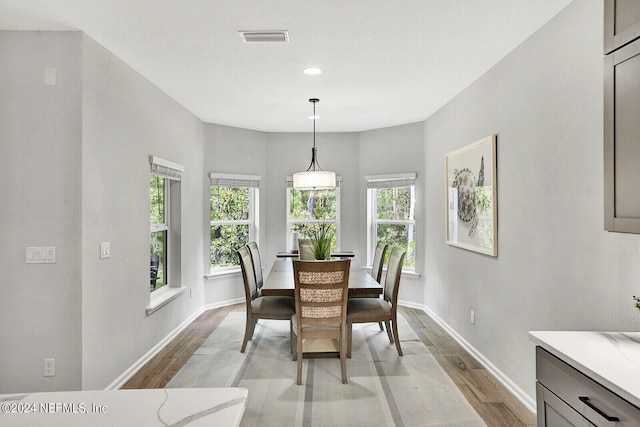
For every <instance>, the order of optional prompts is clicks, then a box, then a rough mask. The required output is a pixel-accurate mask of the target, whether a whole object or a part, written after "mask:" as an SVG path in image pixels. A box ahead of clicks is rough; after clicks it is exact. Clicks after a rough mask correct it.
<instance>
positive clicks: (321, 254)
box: [311, 222, 333, 260]
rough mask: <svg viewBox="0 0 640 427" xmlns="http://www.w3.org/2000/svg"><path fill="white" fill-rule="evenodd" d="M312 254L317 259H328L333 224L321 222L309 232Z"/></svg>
mask: <svg viewBox="0 0 640 427" xmlns="http://www.w3.org/2000/svg"><path fill="white" fill-rule="evenodd" d="M311 234H312V235H311V243H312V245H313V256H314V258H315V259H318V260H325V259H329V258H330V256H331V241H332V240H333V224H331V223H326V222H322V223H319V224H318V226H317V227H314V228H313V230H312V232H311Z"/></svg>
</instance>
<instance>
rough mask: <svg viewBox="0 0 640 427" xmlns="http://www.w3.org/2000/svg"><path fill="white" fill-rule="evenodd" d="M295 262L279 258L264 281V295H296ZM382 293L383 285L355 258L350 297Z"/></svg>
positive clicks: (350, 277) (352, 267) (352, 268)
mask: <svg viewBox="0 0 640 427" xmlns="http://www.w3.org/2000/svg"><path fill="white" fill-rule="evenodd" d="M293 289H294V280H293V262H292V261H291V260H290V259H287V258H278V259H276V261H275V262H274V263H273V267H272V268H271V272H270V273H269V275H268V276H267V280H265V281H264V285H263V286H262V290H261V294H262V295H263V296H294V290H293ZM381 293H382V285H380V284H379V283H378V282H376V280H375V279H374V278H373V277H371V275H369V273H367V272H366V271H365V270H363V269H362V267H360V265H358V264H357V263H355V262H354V261H353V260H352V261H351V268H350V270H349V297H354V296H362V295H367V296H377V295H380V294H381Z"/></svg>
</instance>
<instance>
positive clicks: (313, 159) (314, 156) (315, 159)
mask: <svg viewBox="0 0 640 427" xmlns="http://www.w3.org/2000/svg"><path fill="white" fill-rule="evenodd" d="M318 101H320V100H319V99H318V98H311V99H310V100H309V102H312V103H313V148H312V149H311V164H310V165H309V167H308V168H307V172H309V171H310V170H313V171H315V170H316V165H317V166H318V169H319V170H322V168H321V167H320V163H318V155H317V152H316V118H317V116H316V102H318Z"/></svg>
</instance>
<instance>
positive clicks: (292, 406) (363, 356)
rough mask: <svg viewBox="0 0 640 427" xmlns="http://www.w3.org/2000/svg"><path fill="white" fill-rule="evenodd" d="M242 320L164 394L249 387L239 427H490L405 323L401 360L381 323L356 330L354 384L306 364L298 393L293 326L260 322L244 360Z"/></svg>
mask: <svg viewBox="0 0 640 427" xmlns="http://www.w3.org/2000/svg"><path fill="white" fill-rule="evenodd" d="M244 322H245V315H244V313H241V312H232V313H230V314H229V315H228V316H227V318H226V319H225V320H224V321H223V322H222V323H221V324H220V326H218V327H217V328H216V329H215V331H214V332H213V333H212V334H211V335H210V336H209V338H208V339H207V340H206V341H205V342H204V343H203V344H202V346H201V347H200V348H199V349H198V350H197V351H196V352H195V353H194V354H193V356H192V357H191V358H190V359H189V360H188V361H187V363H186V364H185V365H184V366H183V367H182V369H181V370H180V371H179V372H178V373H177V374H176V375H175V377H174V378H173V379H172V380H171V381H170V382H169V384H168V385H167V388H180V387H238V386H239V387H246V388H247V389H248V390H249V398H248V403H247V408H246V410H245V413H244V417H243V420H242V424H241V425H242V426H246V427H249V426H261V427H263V426H278V427H281V426H313V427H315V426H330V427H336V426H367V427H370V426H451V427H461V426H465V427H467V426H474V427H475V426H485V424H484V422H483V421H482V419H481V418H480V416H478V414H477V413H476V412H475V411H474V410H473V408H472V407H471V405H470V404H469V403H468V402H467V401H466V400H465V398H464V397H463V396H462V394H461V393H460V391H459V390H458V389H457V387H456V386H455V384H454V383H453V382H452V381H451V379H450V378H449V377H448V376H447V374H446V373H445V372H444V371H443V370H442V368H441V367H440V366H439V365H438V362H437V361H436V360H435V359H434V358H433V356H431V354H430V353H429V351H428V349H427V347H426V346H425V345H424V344H423V343H422V342H421V341H420V340H419V339H418V337H417V336H416V335H415V334H414V332H413V330H412V329H411V327H410V326H409V325H408V324H407V323H406V321H405V320H404V319H402V318H401V319H400V320H399V322H398V326H399V335H400V338H401V343H402V349H403V352H404V357H398V353H397V352H396V348H395V346H394V345H393V344H390V343H389V339H388V337H387V333H386V332H380V329H379V328H378V325H377V323H371V324H359V325H354V331H353V351H352V358H351V359H347V374H348V378H349V384H342V380H341V373H340V360H339V359H337V358H335V359H327V358H322V359H305V360H304V362H303V372H302V382H303V384H302V385H296V383H295V376H296V362H294V361H292V359H291V354H290V343H289V323H288V322H286V321H278V320H260V321H259V322H258V325H257V326H256V331H255V333H254V336H253V340H252V341H249V344H248V345H247V350H246V353H244V354H242V353H240V346H241V344H242V337H243V333H244Z"/></svg>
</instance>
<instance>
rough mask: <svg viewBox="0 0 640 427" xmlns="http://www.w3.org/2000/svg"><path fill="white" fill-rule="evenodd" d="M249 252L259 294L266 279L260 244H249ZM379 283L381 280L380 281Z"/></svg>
mask: <svg viewBox="0 0 640 427" xmlns="http://www.w3.org/2000/svg"><path fill="white" fill-rule="evenodd" d="M247 247H248V248H249V251H251V259H252V260H253V271H254V273H255V276H256V287H257V288H258V294H259V293H260V289H262V285H264V278H263V276H262V261H261V260H260V250H258V244H257V243H256V242H249V243H247ZM378 282H379V280H378Z"/></svg>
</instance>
